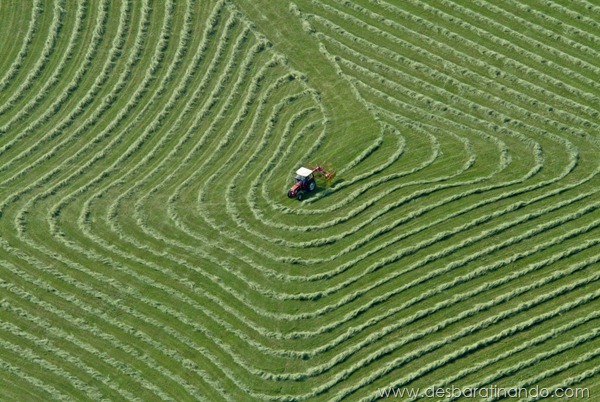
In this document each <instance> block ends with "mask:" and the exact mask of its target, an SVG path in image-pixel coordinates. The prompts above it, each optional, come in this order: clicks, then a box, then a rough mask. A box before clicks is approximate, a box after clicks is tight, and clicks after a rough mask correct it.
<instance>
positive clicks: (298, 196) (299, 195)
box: [296, 192, 302, 201]
mask: <svg viewBox="0 0 600 402" xmlns="http://www.w3.org/2000/svg"><path fill="white" fill-rule="evenodd" d="M296 198H297V199H298V201H302V193H300V192H298V195H297V196H296Z"/></svg>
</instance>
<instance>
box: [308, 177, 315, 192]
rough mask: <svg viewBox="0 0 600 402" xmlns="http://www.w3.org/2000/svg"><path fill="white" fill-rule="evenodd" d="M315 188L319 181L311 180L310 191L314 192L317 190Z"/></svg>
mask: <svg viewBox="0 0 600 402" xmlns="http://www.w3.org/2000/svg"><path fill="white" fill-rule="evenodd" d="M315 188H317V183H316V182H315V181H314V180H311V181H310V182H309V183H308V191H310V192H313V191H315Z"/></svg>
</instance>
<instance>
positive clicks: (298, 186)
mask: <svg viewBox="0 0 600 402" xmlns="http://www.w3.org/2000/svg"><path fill="white" fill-rule="evenodd" d="M315 172H316V173H319V174H320V175H321V176H323V177H325V180H326V181H327V183H329V182H330V181H331V179H333V177H334V176H335V172H333V171H330V172H328V171H325V170H324V169H323V167H322V166H315V167H313V168H310V169H309V168H305V167H301V168H300V169H298V170H296V175H295V176H294V180H295V182H294V185H293V186H292V188H290V190H289V191H288V197H290V198H297V199H298V200H301V199H302V194H303V193H304V192H309V193H310V192H313V191H315V189H316V188H317V182H316V181H315Z"/></svg>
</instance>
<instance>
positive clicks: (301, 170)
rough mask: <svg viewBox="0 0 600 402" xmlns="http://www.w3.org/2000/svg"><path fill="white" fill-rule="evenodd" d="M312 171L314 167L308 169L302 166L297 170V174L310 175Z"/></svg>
mask: <svg viewBox="0 0 600 402" xmlns="http://www.w3.org/2000/svg"><path fill="white" fill-rule="evenodd" d="M312 172H313V170H312V169H307V168H305V167H301V168H300V169H298V170H296V174H297V175H298V176H302V177H307V176H310V175H311V173H312Z"/></svg>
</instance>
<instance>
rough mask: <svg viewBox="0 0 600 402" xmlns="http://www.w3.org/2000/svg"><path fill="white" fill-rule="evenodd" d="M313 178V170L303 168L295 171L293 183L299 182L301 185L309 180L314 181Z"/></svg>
mask: <svg viewBox="0 0 600 402" xmlns="http://www.w3.org/2000/svg"><path fill="white" fill-rule="evenodd" d="M314 178H315V175H314V170H311V169H307V168H305V167H301V168H300V169H298V170H296V176H294V179H295V183H298V182H300V183H302V184H303V185H304V184H306V183H308V181H310V180H314Z"/></svg>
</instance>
